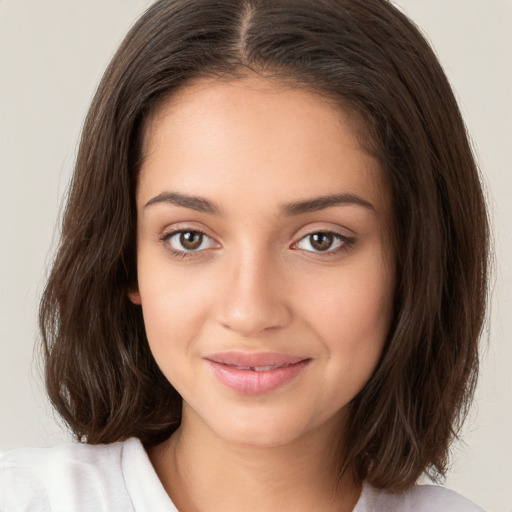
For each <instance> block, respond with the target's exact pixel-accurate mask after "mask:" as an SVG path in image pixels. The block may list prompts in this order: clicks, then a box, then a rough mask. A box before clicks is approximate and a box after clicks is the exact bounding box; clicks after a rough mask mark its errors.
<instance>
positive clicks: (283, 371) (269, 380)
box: [206, 359, 309, 395]
mask: <svg viewBox="0 0 512 512" xmlns="http://www.w3.org/2000/svg"><path fill="white" fill-rule="evenodd" d="M206 362H207V363H208V364H209V366H210V368H211V369H212V371H213V374H214V375H215V377H216V378H217V379H218V380H219V381H220V382H221V383H222V384H224V385H225V386H227V387H228V388H231V389H233V390H234V391H236V392H238V393H242V394H244V395H261V394H263V393H269V392H270V391H274V390H275V389H277V388H279V387H280V386H282V385H283V384H285V383H287V382H289V381H290V380H292V379H294V378H295V377H297V375H299V373H301V372H302V370H304V368H306V366H307V365H308V364H309V359H306V360H304V361H299V362H298V363H295V364H291V365H289V366H282V367H280V368H276V369H275V370H268V371H263V372H258V371H255V370H242V369H240V368H237V367H235V366H229V365H227V364H223V363H216V362H215V361H210V360H208V359H207V360H206Z"/></svg>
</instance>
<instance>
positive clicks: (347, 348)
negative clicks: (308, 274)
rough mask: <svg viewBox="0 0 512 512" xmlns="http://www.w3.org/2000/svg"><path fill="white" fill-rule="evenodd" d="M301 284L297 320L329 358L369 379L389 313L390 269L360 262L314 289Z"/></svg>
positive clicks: (322, 281)
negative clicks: (301, 319) (304, 324)
mask: <svg viewBox="0 0 512 512" xmlns="http://www.w3.org/2000/svg"><path fill="white" fill-rule="evenodd" d="M304 286H305V287H307V289H306V290H304V293H302V294H301V295H302V297H303V298H304V299H303V301H302V304H301V308H302V311H303V315H302V316H303V317H304V318H305V319H307V322H308V323H309V327H310V328H311V329H314V330H315V331H316V333H317V334H318V335H319V337H320V339H321V340H322V342H323V343H324V345H325V347H326V350H327V351H328V354H329V357H331V358H333V359H334V360H336V361H337V364H338V365H342V366H343V367H344V368H345V369H346V370H347V371H348V372H349V373H360V377H361V378H369V377H370V375H371V373H372V372H373V369H374V368H375V365H376V364H377V362H378V360H379V358H380V355H381V352H382V349H383V347H384V343H385V340H386V338H387V335H388V332H389V328H390V324H391V319H392V315H393V295H394V276H393V272H392V271H391V270H390V268H389V266H388V265H385V264H384V263H381V262H378V261H376V262H374V264H373V265H369V264H367V262H364V261H361V262H359V263H358V264H355V265H351V266H350V268H348V266H347V268H346V269H344V271H343V272H340V273H339V274H338V275H332V276H326V277H325V279H320V280H319V281H316V282H315V283H314V286H312V284H311V283H307V284H305V285H304ZM355 380H356V381H357V380H358V379H357V378H356V379H355Z"/></svg>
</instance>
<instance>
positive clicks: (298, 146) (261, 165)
mask: <svg viewBox="0 0 512 512" xmlns="http://www.w3.org/2000/svg"><path fill="white" fill-rule="evenodd" d="M360 127H361V122H360V121H359V120H358V119H357V118H356V117H355V116H354V114H353V113H349V112H348V111H345V110H343V109H342V108H341V107H340V106H339V105H337V104H335V103H334V102H333V101H332V100H329V99H327V98H325V97H323V96H320V95H319V94H316V93H314V92H311V91H309V90H305V89H302V88H291V87H290V86H288V85H286V84H283V83H278V82H275V81H270V80H267V79H263V78H244V79H240V80H236V81H229V82H228V81H220V80H213V79H202V80H198V81H196V82H194V83H192V84H190V85H188V86H186V87H184V88H182V89H181V90H179V91H178V92H176V93H175V94H173V95H172V96H171V97H170V98H168V99H167V100H166V101H165V102H164V103H163V104H162V105H161V106H160V107H159V108H158V109H157V110H156V112H155V113H154V114H153V116H152V117H151V118H150V119H149V121H148V123H147V125H146V127H145V133H144V155H143V163H142V166H141V171H140V176H139V192H140V193H142V194H143V195H144V196H148V195H150V194H151V193H154V194H158V193H160V192H161V191H162V190H158V189H163V188H169V187H179V188H180V191H182V192H185V193H190V194H194V195H205V196H208V195H211V194H214V195H215V196H217V197H219V198H220V199H222V198H225V199H226V200H227V199H229V196H230V195H231V196H233V195H235V196H237V195H238V196H240V192H243V191H247V190H251V191H252V194H251V197H252V198H254V197H257V196H258V194H259V197H265V199H266V200H268V199H272V198H275V199H276V201H278V200H281V201H285V202H286V201H287V200H293V199H296V198H298V197H300V196H310V195H312V194H317V195H326V194H332V193H337V192H346V193H357V194H364V195H366V196H367V197H368V199H369V200H370V201H371V202H372V203H375V206H376V207H377V208H378V209H385V207H386V206H387V205H385V204H384V203H387V202H388V199H389V198H388V194H387V192H386V187H385V184H384V178H383V174H382V172H381V169H380V167H379V165H378V162H377V161H376V159H375V158H373V157H372V156H371V155H370V154H369V153H368V152H367V151H365V150H364V149H363V146H362V145H361V144H360V141H359V138H358V136H357V134H358V133H359V132H360ZM340 189H342V190H340ZM230 191H231V192H232V194H230ZM139 195H140V194H139ZM242 195H243V194H242Z"/></svg>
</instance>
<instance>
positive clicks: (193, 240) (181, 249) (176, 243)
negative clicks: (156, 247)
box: [161, 229, 218, 257]
mask: <svg viewBox="0 0 512 512" xmlns="http://www.w3.org/2000/svg"><path fill="white" fill-rule="evenodd" d="M161 240H162V242H163V244H164V246H165V247H166V249H168V250H169V251H170V252H171V253H172V254H174V255H176V256H181V257H186V256H188V255H190V254H189V253H194V252H200V251H204V250H206V249H212V248H214V247H217V246H218V244H217V243H216V242H214V241H213V240H212V239H211V238H210V237H209V236H208V235H207V234H206V233H203V232H202V231H198V230H192V229H183V230H180V231H172V232H171V233H167V234H165V235H164V236H163V237H162V238H161Z"/></svg>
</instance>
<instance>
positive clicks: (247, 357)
mask: <svg viewBox="0 0 512 512" xmlns="http://www.w3.org/2000/svg"><path fill="white" fill-rule="evenodd" d="M205 359H206V360H208V361H211V362H213V363H220V364H225V365H229V366H236V367H240V368H259V367H275V368H278V367H281V366H288V365H291V364H296V363H299V362H301V361H306V360H308V359H309V358H308V357H300V356H294V355H291V354H283V353H280V352H240V351H236V350H234V351H230V352H219V353H216V354H210V355H208V356H206V357H205Z"/></svg>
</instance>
